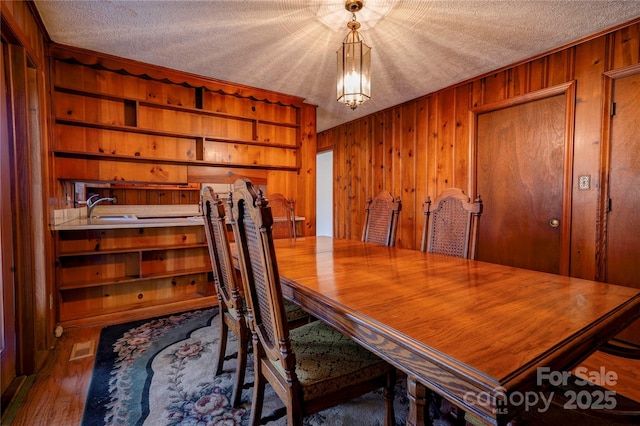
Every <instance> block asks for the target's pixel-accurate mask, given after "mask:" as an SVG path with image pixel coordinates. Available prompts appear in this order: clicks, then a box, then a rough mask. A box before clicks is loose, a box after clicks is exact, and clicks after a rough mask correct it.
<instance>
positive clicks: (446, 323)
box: [275, 237, 640, 425]
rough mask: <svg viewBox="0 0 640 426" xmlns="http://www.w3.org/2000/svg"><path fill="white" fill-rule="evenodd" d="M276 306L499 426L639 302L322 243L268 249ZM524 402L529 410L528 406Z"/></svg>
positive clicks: (420, 397)
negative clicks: (300, 313) (276, 284)
mask: <svg viewBox="0 0 640 426" xmlns="http://www.w3.org/2000/svg"><path fill="white" fill-rule="evenodd" d="M275 251H276V256H277V260H278V268H279V274H280V277H281V282H282V288H283V294H284V296H285V297H286V298H288V299H290V300H292V301H294V302H296V303H297V304H299V305H300V306H302V307H303V308H304V309H305V310H307V311H308V312H309V313H311V314H312V315H313V316H315V317H317V318H318V319H320V320H322V321H325V322H326V323H328V324H330V325H331V326H333V327H335V328H336V329H338V330H339V331H341V332H342V333H344V334H346V335H348V336H350V337H351V338H353V339H354V340H355V341H357V342H359V343H360V344H361V345H362V346H364V347H366V348H367V349H369V350H371V351H372V352H374V353H376V354H377V355H378V356H380V357H382V358H383V359H385V360H387V361H388V362H389V363H391V364H392V365H394V366H395V367H396V368H398V369H399V370H401V371H403V372H404V373H406V375H407V389H408V395H409V401H410V407H409V415H408V418H407V424H408V425H422V424H424V423H425V414H424V407H425V397H426V393H427V392H426V391H427V389H429V390H431V391H433V392H435V393H437V394H439V395H441V396H442V397H444V398H446V399H447V400H449V401H450V402H452V403H453V404H455V405H456V406H458V407H460V408H461V409H462V410H464V412H465V413H467V415H468V416H472V417H471V418H473V419H474V421H475V420H478V419H479V420H481V421H482V422H484V423H486V424H505V423H506V422H508V421H509V420H511V419H512V418H513V417H514V416H515V415H516V414H518V413H520V412H522V411H523V410H528V409H533V407H531V406H530V401H529V399H533V397H534V396H544V395H542V394H540V395H539V393H540V392H543V391H544V389H546V388H548V387H549V386H551V385H554V384H558V382H559V381H562V380H563V379H564V378H566V377H567V375H570V371H571V369H572V368H574V367H575V366H576V365H577V364H578V363H579V362H581V361H582V360H584V359H585V358H586V357H587V356H589V355H590V354H591V353H593V352H594V351H596V350H597V348H598V347H599V346H600V345H602V344H603V343H604V342H606V341H607V340H608V339H609V338H611V337H612V336H614V335H615V334H616V333H617V332H618V331H620V330H621V329H623V328H624V327H625V326H626V325H628V324H629V323H630V322H632V321H633V320H634V319H635V318H637V317H639V316H640V290H639V289H634V288H629V287H623V286H617V285H611V284H606V283H602V282H595V281H589V280H584V279H579V278H572V277H567V276H560V275H555V274H548V273H543V272H537V271H531V270H525V269H519V268H514V267H509V266H504V265H498V264H492V263H485V262H480V261H473V260H467V259H460V258H454V257H448V256H443V255H436V254H430V253H423V252H420V251H417V250H408V249H401V248H394V247H386V246H379V245H375V244H371V243H363V242H360V241H353V240H344V239H333V238H330V237H305V238H298V239H281V240H275ZM525 398H527V399H525Z"/></svg>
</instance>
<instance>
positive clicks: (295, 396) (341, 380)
mask: <svg viewBox="0 0 640 426" xmlns="http://www.w3.org/2000/svg"><path fill="white" fill-rule="evenodd" d="M228 202H229V207H230V211H231V216H232V222H231V224H232V229H233V232H234V236H235V240H236V244H237V245H238V252H239V261H240V262H239V263H240V269H241V276H242V283H243V286H244V290H245V294H246V300H247V308H248V309H247V312H248V318H249V321H250V329H251V334H252V341H253V346H254V351H253V353H254V374H255V378H254V388H253V401H252V407H251V417H250V424H251V425H258V424H259V423H260V417H261V415H262V406H263V398H264V391H265V386H266V384H267V382H268V383H269V384H270V385H271V387H272V388H273V389H274V391H275V393H276V394H277V395H278V397H279V398H280V400H281V401H282V402H283V404H284V407H285V410H286V415H287V424H288V425H290V426H292V425H301V424H302V420H303V417H304V416H306V415H309V414H312V413H315V412H318V411H321V410H323V409H326V408H328V407H331V406H335V405H338V404H340V403H342V402H345V401H348V400H351V399H353V398H355V397H357V396H359V395H362V394H364V393H368V392H370V391H373V390H376V389H379V388H384V392H383V395H384V402H385V409H386V415H385V419H384V424H385V425H391V424H393V421H394V412H393V392H394V391H393V385H394V381H395V369H393V368H392V367H391V366H390V365H389V364H387V363H386V362H385V361H383V360H382V359H380V358H378V357H377V356H375V355H373V354H372V353H371V352H369V351H367V350H365V349H364V348H362V347H361V346H359V345H358V344H356V343H355V342H354V341H353V340H351V339H349V338H347V337H346V336H344V335H343V334H341V333H340V332H338V331H336V330H335V329H333V328H331V327H330V326H328V325H326V324H324V323H323V322H321V321H315V322H312V323H309V324H305V325H303V326H300V327H298V328H295V329H290V328H289V326H288V323H287V321H286V317H285V313H284V301H283V296H282V288H281V283H280V276H279V273H278V262H277V257H276V252H275V249H274V243H273V235H272V233H271V225H272V222H273V218H272V215H271V210H270V208H269V205H268V201H267V200H266V199H265V198H264V197H263V196H262V193H261V191H259V190H258V191H257V192H256V190H255V189H254V187H253V185H252V184H251V182H250V181H249V180H246V179H242V180H237V181H236V182H235V184H234V192H233V195H232V197H230V199H229V201H228Z"/></svg>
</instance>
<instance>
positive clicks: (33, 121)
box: [1, 1, 55, 375]
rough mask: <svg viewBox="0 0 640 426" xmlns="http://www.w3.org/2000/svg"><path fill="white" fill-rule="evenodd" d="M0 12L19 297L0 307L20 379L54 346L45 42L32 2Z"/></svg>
mask: <svg viewBox="0 0 640 426" xmlns="http://www.w3.org/2000/svg"><path fill="white" fill-rule="evenodd" d="M1 7H2V45H3V62H4V64H3V72H5V77H6V78H7V79H6V80H4V79H3V82H5V83H6V86H7V87H6V89H7V91H6V92H3V93H6V98H5V97H3V99H2V102H3V108H2V114H7V115H6V116H4V117H3V125H4V124H6V125H7V127H8V131H7V133H8V137H7V139H5V138H3V140H2V143H3V144H5V143H6V144H7V145H8V146H7V147H5V149H6V151H8V152H10V155H9V157H10V159H9V162H11V166H10V168H11V170H10V171H6V170H3V172H2V176H3V178H5V177H7V176H8V178H9V180H10V182H9V183H8V186H10V187H11V196H10V201H9V200H6V199H3V205H2V208H3V210H5V209H8V210H10V211H11V213H10V217H11V221H10V222H11V223H3V232H6V231H8V232H9V233H10V234H12V235H13V241H12V243H13V244H12V247H10V248H8V249H7V248H6V247H3V256H9V257H11V259H10V261H11V265H12V274H11V275H12V280H11V281H8V282H7V281H4V282H3V283H2V286H6V287H9V286H13V291H14V293H13V296H15V301H14V300H10V298H5V300H4V302H3V303H6V304H13V303H14V302H15V304H14V306H15V330H5V332H6V333H8V334H7V336H11V337H13V336H14V335H13V334H12V333H13V332H14V331H15V338H16V343H17V359H16V373H17V374H18V375H26V374H31V373H33V372H34V371H35V370H36V369H37V367H38V366H39V365H40V364H41V363H42V362H43V361H44V359H45V357H46V355H47V353H48V349H49V348H50V347H51V345H52V343H53V341H54V337H53V333H52V330H53V328H54V318H55V316H54V313H53V306H52V304H51V303H50V301H51V300H52V299H51V298H52V297H53V276H54V274H53V261H52V259H53V244H52V239H51V235H50V234H49V232H48V224H49V215H48V213H49V211H48V210H49V207H50V204H49V201H50V192H49V188H50V185H49V182H50V181H49V179H50V176H49V172H50V167H49V164H50V163H49V157H48V152H49V137H48V136H49V134H48V130H47V115H48V97H47V66H46V64H47V58H46V46H47V42H48V39H47V37H46V34H44V33H43V32H42V31H41V29H40V25H39V22H40V21H39V17H38V15H37V13H36V12H35V6H34V5H33V3H31V2H22V1H20V2H18V1H3V2H2V3H1ZM5 55H6V56H5ZM5 107H6V108H5ZM5 120H6V121H5ZM5 130H6V129H5ZM5 164H6V163H5ZM5 217H8V216H5ZM51 217H53V210H52V209H51ZM5 227H6V228H5ZM5 294H7V293H5ZM3 309H4V306H3ZM13 325H14V324H11V326H13ZM9 333H11V334H9Z"/></svg>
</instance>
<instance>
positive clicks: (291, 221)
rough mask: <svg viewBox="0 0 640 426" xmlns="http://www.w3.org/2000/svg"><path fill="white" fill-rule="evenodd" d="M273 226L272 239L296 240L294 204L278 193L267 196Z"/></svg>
mask: <svg viewBox="0 0 640 426" xmlns="http://www.w3.org/2000/svg"><path fill="white" fill-rule="evenodd" d="M267 200H269V206H270V207H271V214H272V215H273V226H272V227H271V232H272V234H273V238H276V239H278V238H296V222H295V218H296V216H295V204H294V201H293V200H289V199H287V198H286V197H285V196H284V195H282V194H280V193H275V194H270V195H267Z"/></svg>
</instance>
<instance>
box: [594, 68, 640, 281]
mask: <svg viewBox="0 0 640 426" xmlns="http://www.w3.org/2000/svg"><path fill="white" fill-rule="evenodd" d="M636 74H640V64H634V65H629V66H627V67H624V68H619V69H616V70H611V71H607V72H604V73H603V74H602V93H603V95H602V126H601V129H602V134H601V135H600V191H599V193H598V213H597V220H596V227H597V230H596V238H597V241H596V276H595V279H596V280H597V281H604V282H606V280H607V223H608V220H609V202H608V200H609V195H610V194H609V171H610V168H611V128H612V126H611V120H612V117H611V108H612V103H613V92H614V89H613V86H614V83H615V81H616V80H618V79H622V78H625V77H631V76H633V75H636Z"/></svg>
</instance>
